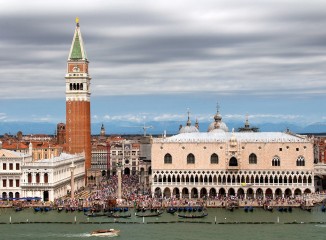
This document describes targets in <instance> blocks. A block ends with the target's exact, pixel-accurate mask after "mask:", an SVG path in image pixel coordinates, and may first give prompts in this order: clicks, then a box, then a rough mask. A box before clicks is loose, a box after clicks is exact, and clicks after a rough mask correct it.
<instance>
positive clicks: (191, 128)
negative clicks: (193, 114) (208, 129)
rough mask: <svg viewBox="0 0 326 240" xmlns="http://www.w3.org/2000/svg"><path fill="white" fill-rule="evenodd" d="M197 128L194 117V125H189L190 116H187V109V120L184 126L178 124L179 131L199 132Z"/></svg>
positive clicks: (197, 124)
mask: <svg viewBox="0 0 326 240" xmlns="http://www.w3.org/2000/svg"><path fill="white" fill-rule="evenodd" d="M198 128H199V123H198V120H197V119H196V125H195V126H191V121H190V116H189V111H188V120H187V123H186V126H184V127H183V126H182V125H180V128H179V133H194V132H199V130H198Z"/></svg>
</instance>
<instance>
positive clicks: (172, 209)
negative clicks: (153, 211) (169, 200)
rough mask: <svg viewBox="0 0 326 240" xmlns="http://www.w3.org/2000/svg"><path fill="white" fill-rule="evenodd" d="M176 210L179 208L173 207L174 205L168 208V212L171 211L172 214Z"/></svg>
mask: <svg viewBox="0 0 326 240" xmlns="http://www.w3.org/2000/svg"><path fill="white" fill-rule="evenodd" d="M176 211H177V209H176V208H173V207H170V208H168V209H166V212H167V213H171V214H174V213H175V212H176Z"/></svg>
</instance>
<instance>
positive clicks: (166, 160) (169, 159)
mask: <svg viewBox="0 0 326 240" xmlns="http://www.w3.org/2000/svg"><path fill="white" fill-rule="evenodd" d="M164 163H165V164H171V163H172V156H171V154H169V153H167V154H165V156H164Z"/></svg>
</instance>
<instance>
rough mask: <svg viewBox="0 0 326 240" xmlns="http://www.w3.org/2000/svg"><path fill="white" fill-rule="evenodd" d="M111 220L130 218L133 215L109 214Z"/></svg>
mask: <svg viewBox="0 0 326 240" xmlns="http://www.w3.org/2000/svg"><path fill="white" fill-rule="evenodd" d="M108 217H109V218H130V217H131V214H130V213H129V214H127V215H119V214H114V213H109V214H108Z"/></svg>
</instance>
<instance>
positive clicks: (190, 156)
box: [187, 153, 195, 164]
mask: <svg viewBox="0 0 326 240" xmlns="http://www.w3.org/2000/svg"><path fill="white" fill-rule="evenodd" d="M187 164H195V156H194V155H193V154H192V153H189V154H188V156H187Z"/></svg>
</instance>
